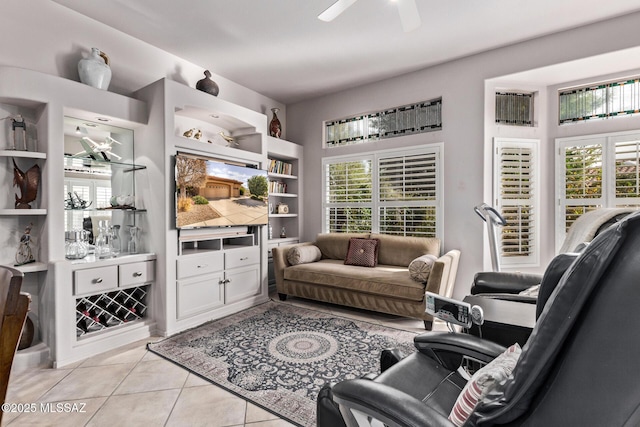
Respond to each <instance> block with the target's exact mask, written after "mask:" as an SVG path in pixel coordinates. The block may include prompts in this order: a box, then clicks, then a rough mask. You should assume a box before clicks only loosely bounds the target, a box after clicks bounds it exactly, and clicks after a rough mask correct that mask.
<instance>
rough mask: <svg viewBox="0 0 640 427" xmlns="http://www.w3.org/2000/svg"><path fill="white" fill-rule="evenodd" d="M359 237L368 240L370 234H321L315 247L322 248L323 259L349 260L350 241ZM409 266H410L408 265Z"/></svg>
mask: <svg viewBox="0 0 640 427" xmlns="http://www.w3.org/2000/svg"><path fill="white" fill-rule="evenodd" d="M352 237H359V238H364V239H366V238H367V237H369V233H321V234H318V237H317V238H316V241H315V245H316V246H317V247H318V248H320V252H322V258H327V259H341V260H343V261H344V260H345V259H347V251H348V250H349V239H351V238H352ZM407 265H408V264H407Z"/></svg>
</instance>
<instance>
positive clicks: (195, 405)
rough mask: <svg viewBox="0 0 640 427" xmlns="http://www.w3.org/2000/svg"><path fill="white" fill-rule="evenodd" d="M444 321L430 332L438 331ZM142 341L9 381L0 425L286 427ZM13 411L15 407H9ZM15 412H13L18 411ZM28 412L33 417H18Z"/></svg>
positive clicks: (344, 312) (330, 308)
mask: <svg viewBox="0 0 640 427" xmlns="http://www.w3.org/2000/svg"><path fill="white" fill-rule="evenodd" d="M287 302H290V303H292V304H296V305H300V306H304V307H309V308H313V309H319V310H323V311H327V312H330V313H333V314H336V315H340V316H345V317H350V318H355V319H359V320H365V321H369V322H375V323H379V324H382V325H386V326H390V327H394V328H399V329H404V330H409V331H414V332H424V328H423V323H422V321H419V320H413V319H405V318H400V317H396V316H388V315H383V314H376V313H372V312H368V311H363V310H355V309H349V308H346V307H340V306H335V305H331V304H324V303H318V302H313V301H308V300H303V299H298V298H289V299H288V300H287ZM444 328H445V326H444V325H443V324H436V326H435V327H434V329H442V330H444ZM160 339H161V338H155V337H152V338H149V339H145V340H143V341H139V342H136V343H133V344H130V345H127V346H124V347H120V348H117V349H114V350H111V351H109V352H107V353H103V354H100V355H98V356H95V357H91V358H89V359H86V360H84V361H81V362H78V363H75V364H73V365H71V366H67V367H63V368H60V369H50V368H39V369H34V370H29V371H26V372H21V373H17V374H14V375H12V376H11V379H10V382H9V390H8V395H7V402H10V403H16V404H18V403H19V404H29V405H26V406H25V405H23V406H22V408H21V409H22V411H23V412H22V413H11V412H10V413H5V414H4V416H3V420H2V426H7V425H8V426H12V427H22V426H55V427H61V426H73V427H76V426H92V427H94V426H95V427H98V426H108V427H112V426H122V425H133V426H135V425H144V426H147V427H153V426H166V427H172V426H246V427H283V426H291V424H290V423H288V422H286V421H284V420H282V419H280V418H278V417H277V416H275V415H273V414H271V413H269V412H267V411H265V410H263V409H261V408H259V407H257V406H255V405H253V404H251V403H250V402H247V401H246V400H244V399H241V398H239V397H237V396H235V395H233V394H231V393H229V392H227V391H225V390H223V389H221V388H219V387H217V386H215V385H213V384H211V383H209V382H207V381H205V380H203V379H201V378H199V377H198V376H196V375H193V374H191V373H189V372H188V371H186V370H184V369H183V368H181V367H178V366H176V365H174V364H173V363H171V362H168V361H166V360H165V359H163V358H161V357H159V356H157V355H155V354H153V353H151V352H149V351H147V349H146V344H147V342H153V341H157V340H160ZM16 406H17V405H16ZM15 409H18V408H17V407H16V408H15ZM29 409H32V410H34V411H32V412H25V411H26V410H29Z"/></svg>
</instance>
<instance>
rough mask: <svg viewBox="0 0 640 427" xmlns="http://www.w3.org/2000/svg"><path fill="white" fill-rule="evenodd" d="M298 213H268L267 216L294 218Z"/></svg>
mask: <svg viewBox="0 0 640 427" xmlns="http://www.w3.org/2000/svg"><path fill="white" fill-rule="evenodd" d="M297 216H298V214H295V213H289V214H269V218H296V217H297Z"/></svg>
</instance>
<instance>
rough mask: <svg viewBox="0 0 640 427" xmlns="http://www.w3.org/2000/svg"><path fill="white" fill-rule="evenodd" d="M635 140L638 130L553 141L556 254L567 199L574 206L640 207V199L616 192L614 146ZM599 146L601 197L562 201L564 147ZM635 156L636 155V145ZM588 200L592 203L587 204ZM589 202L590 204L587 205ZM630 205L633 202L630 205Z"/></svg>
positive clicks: (561, 238)
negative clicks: (625, 205) (624, 204)
mask: <svg viewBox="0 0 640 427" xmlns="http://www.w3.org/2000/svg"><path fill="white" fill-rule="evenodd" d="M632 140H636V141H638V142H640V129H636V130H630V131H622V132H607V133H601V134H592V135H583V136H572V137H563V138H556V140H555V148H556V151H555V163H556V164H555V173H556V177H557V178H556V180H555V184H556V185H555V187H556V188H555V200H556V209H555V224H556V228H555V248H556V252H557V251H558V250H559V249H560V248H561V247H562V244H563V242H564V239H565V237H566V221H567V219H566V206H567V204H568V203H567V200H577V201H576V202H573V204H574V205H580V206H591V205H599V206H600V207H602V208H604V207H618V205H619V204H620V203H621V202H625V201H626V202H631V201H633V200H632V199H634V200H635V201H636V202H638V203H637V204H639V205H640V197H631V198H622V197H618V193H617V191H616V159H617V157H616V144H618V143H624V142H628V141H632ZM589 145H600V146H601V147H602V148H601V152H602V155H601V160H600V162H601V169H602V172H601V173H602V184H601V188H602V194H601V196H600V197H599V198H592V199H586V198H585V199H567V198H566V162H565V161H564V159H565V153H566V148H567V147H575V146H589ZM637 153H638V155H639V156H640V144H638V148H637ZM591 201H592V202H591ZM587 202H591V203H587ZM631 204H634V203H631Z"/></svg>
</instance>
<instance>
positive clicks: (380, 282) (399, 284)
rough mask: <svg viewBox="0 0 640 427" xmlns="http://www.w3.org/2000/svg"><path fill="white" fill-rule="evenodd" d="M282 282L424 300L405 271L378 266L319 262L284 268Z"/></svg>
mask: <svg viewBox="0 0 640 427" xmlns="http://www.w3.org/2000/svg"><path fill="white" fill-rule="evenodd" d="M284 279H285V280H292V281H296V282H307V283H313V284H316V285H322V286H327V287H329V288H331V287H334V288H342V289H347V290H350V291H354V292H360V293H366V294H372V295H382V296H385V297H392V298H398V299H404V300H410V301H422V300H424V292H425V285H424V284H422V283H419V282H416V281H415V280H413V279H411V277H409V270H408V269H407V267H400V266H395V265H382V264H378V265H377V266H376V267H374V268H362V267H358V266H354V265H344V262H343V261H341V260H330V259H323V260H320V261H318V262H313V263H311V264H299V265H294V266H291V267H287V268H286V269H285V270H284Z"/></svg>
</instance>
